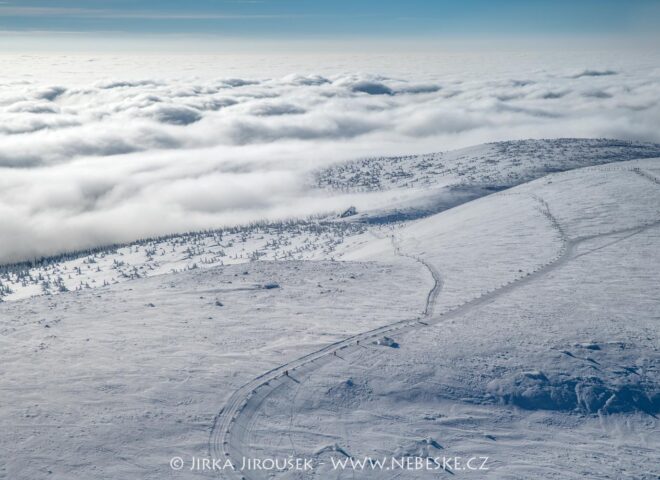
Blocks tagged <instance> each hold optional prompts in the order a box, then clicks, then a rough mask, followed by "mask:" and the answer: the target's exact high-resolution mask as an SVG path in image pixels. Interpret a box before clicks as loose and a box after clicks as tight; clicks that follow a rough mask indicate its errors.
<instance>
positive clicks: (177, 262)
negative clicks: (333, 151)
mask: <svg viewBox="0 0 660 480" xmlns="http://www.w3.org/2000/svg"><path fill="white" fill-rule="evenodd" d="M306 181H307V182H308V187H307V188H309V189H310V190H314V191H318V192H322V193H323V195H327V196H333V197H336V199H337V200H336V202H335V203H334V204H333V205H336V206H339V207H340V208H337V209H336V211H333V212H330V213H328V214H324V215H320V214H319V215H313V216H309V217H301V218H299V219H295V218H292V219H290V220H287V221H273V222H254V223H251V224H249V225H247V226H236V227H232V228H226V229H220V230H206V231H198V232H190V233H185V234H172V235H168V236H163V237H154V238H147V239H144V240H140V241H136V242H132V243H127V244H117V245H111V246H107V247H94V248H91V249H89V250H84V251H76V252H71V253H64V254H60V255H57V256H52V257H46V258H42V259H41V260H38V261H34V262H26V263H15V264H7V265H5V266H3V267H0V298H1V299H2V302H0V342H1V347H0V365H2V367H1V368H0V390H1V391H2V401H1V402H0V427H1V428H0V451H1V452H3V454H2V457H3V458H2V461H0V478H3V479H4V478H6V479H8V480H20V479H25V480H28V479H29V480H37V479H50V480H71V479H144V480H147V479H166V478H168V479H169V478H171V479H196V478H218V477H220V478H235V479H240V478H245V479H252V478H255V479H261V478H282V479H293V478H305V479H307V478H309V479H333V478H337V479H339V478H342V479H343V478H364V479H385V478H399V479H404V478H406V479H407V478H453V477H466V478H517V479H537V478H561V479H582V478H612V479H613V478H630V479H652V478H653V479H657V478H659V476H660V424H659V422H658V418H657V416H658V414H660V351H659V349H660V345H659V342H658V338H659V337H658V330H659V328H658V325H659V322H660V289H659V288H658V285H660V273H659V272H660V145H658V144H653V143H641V142H630V141H617V140H608V139H556V140H524V141H510V142H496V143H488V144H483V145H479V146H475V147H470V148H465V149H460V150H454V151H448V152H444V153H433V154H425V155H412V156H399V157H376V158H363V159H358V160H353V161H346V162H341V163H337V164H333V165H329V166H323V167H320V168H319V169H317V170H314V171H311V172H310V173H309V175H307V179H306ZM367 197H368V198H372V199H373V198H376V199H378V201H369V202H363V203H360V201H361V199H363V198H367ZM193 458H194V459H197V461H199V460H200V459H211V460H212V459H216V460H219V463H220V464H221V465H227V464H231V465H233V466H234V467H235V468H225V469H221V470H213V469H207V468H195V466H196V465H197V466H198V467H199V464H195V463H194V461H193V460H192V459H193ZM289 458H293V459H307V460H309V462H310V463H311V464H312V465H313V468H312V469H311V470H306V469H296V468H274V469H263V468H248V469H240V468H239V467H240V466H241V463H242V462H244V461H245V459H262V460H263V459H289ZM401 458H415V459H426V462H425V463H424V465H425V468H420V469H417V468H415V466H414V465H401V464H400V463H398V459H401ZM176 459H178V460H181V462H182V464H181V465H179V464H178V463H177V462H178V460H176ZM363 459H370V461H369V460H367V461H366V463H364V462H363V463H359V462H361V461H362V460H363ZM380 459H386V462H385V464H384V465H380V464H377V463H376V464H375V463H374V460H380ZM469 459H478V461H477V460H475V461H474V462H472V463H471V464H470V467H471V468H467V467H466V461H468V460H469ZM174 460H176V461H174ZM390 460H396V461H395V462H394V463H392V462H391V461H390ZM445 460H448V461H446V462H445ZM173 461H174V463H173ZM336 462H339V463H340V465H338V464H337V463H336ZM342 462H343V463H342ZM347 462H348V463H347ZM351 462H358V463H357V464H355V463H351ZM341 465H344V466H346V468H343V467H342V466H341ZM252 466H253V467H254V464H253V465H252ZM290 466H291V465H289V467H290Z"/></svg>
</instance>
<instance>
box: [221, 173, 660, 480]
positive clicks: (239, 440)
mask: <svg viewBox="0 0 660 480" xmlns="http://www.w3.org/2000/svg"><path fill="white" fill-rule="evenodd" d="M580 170H587V171H606V172H608V171H612V172H620V171H631V172H634V173H636V174H638V175H640V176H641V177H642V178H644V179H646V180H648V181H650V182H653V183H655V184H657V185H660V179H658V178H657V177H655V176H654V175H652V174H650V173H649V172H646V171H644V170H642V169H641V168H639V167H633V168H625V167H586V168H584V169H580ZM567 173H569V172H561V173H559V175H562V174H564V175H565V174H567ZM493 195H528V196H531V197H532V198H533V199H534V200H535V201H537V202H538V203H539V204H540V206H541V208H540V212H541V214H543V215H544V216H545V217H546V218H547V219H548V221H549V222H550V223H551V224H552V226H553V229H554V230H555V231H556V232H557V233H558V234H559V236H560V238H561V240H562V246H561V248H560V249H559V251H558V254H557V256H556V257H554V258H553V259H552V260H550V261H549V262H547V263H545V264H542V265H540V266H537V268H536V269H535V270H533V271H531V272H527V273H525V274H523V275H521V276H520V277H518V278H515V279H513V280H511V281H509V282H507V283H504V284H502V285H500V286H498V287H494V288H493V289H491V290H488V291H486V292H483V293H482V294H481V295H479V296H477V297H475V298H472V299H470V300H468V301H466V302H464V303H463V304H461V305H458V306H456V307H452V308H449V309H447V310H445V311H443V312H440V313H439V314H437V315H434V307H435V303H436V300H437V298H438V296H439V294H440V291H441V290H442V279H441V276H440V272H438V270H437V269H436V268H435V267H434V266H433V265H431V264H429V263H428V262H427V261H425V260H424V259H423V258H421V257H418V256H414V255H411V254H406V253H404V252H402V251H401V248H400V245H399V239H397V238H396V236H395V235H393V234H392V235H390V240H391V242H392V246H393V248H394V253H395V254H396V255H398V256H401V257H406V258H410V259H412V260H415V261H417V262H419V263H421V264H422V265H424V266H425V267H426V269H427V270H428V271H429V273H430V274H431V276H432V277H433V287H432V288H431V289H430V290H429V292H428V293H427V296H426V303H425V308H424V312H423V314H422V317H419V316H417V317H415V318H413V319H407V320H401V321H399V322H396V323H392V324H388V325H383V326H380V327H377V328H374V329H372V330H368V331H365V332H362V333H358V334H356V335H352V336H350V337H347V338H344V339H342V340H339V341H337V342H334V343H331V344H329V345H326V346H325V347H323V348H321V349H319V350H316V351H315V352H311V353H308V354H306V355H304V356H302V357H299V358H297V359H295V360H293V361H291V362H288V363H284V364H282V365H279V366H277V367H274V368H272V369H271V370H268V371H267V372H264V373H263V374H261V375H259V376H258V377H256V378H254V379H253V380H251V381H250V382H248V383H246V384H245V385H243V386H242V387H240V388H239V389H238V390H236V391H235V392H234V393H233V394H232V396H231V397H230V398H229V400H228V401H227V403H226V405H225V406H224V408H223V409H222V410H221V411H220V412H219V413H218V414H217V415H216V417H215V419H214V423H213V427H212V429H211V434H210V438H209V454H210V456H211V458H215V459H221V461H223V462H224V459H230V460H232V461H233V462H234V465H236V464H237V463H238V464H240V461H239V459H241V457H243V456H249V455H244V448H243V445H244V443H245V440H247V438H248V436H249V434H250V433H251V431H252V429H253V427H254V424H255V422H256V420H257V412H258V411H259V408H260V406H261V404H262V403H263V402H264V401H265V400H266V399H267V398H268V396H269V395H270V394H271V393H272V392H274V391H275V390H276V389H277V388H278V387H279V386H281V385H282V384H276V385H273V383H275V381H277V380H278V379H279V380H281V379H283V378H284V377H287V380H291V381H294V382H296V384H297V385H296V388H297V389H298V390H299V389H300V388H302V384H301V382H300V381H298V380H296V379H295V378H294V377H293V376H290V375H285V371H286V372H294V371H295V370H296V369H301V368H302V367H305V371H306V372H307V373H308V372H309V371H311V370H313V369H315V368H318V366H320V363H321V362H320V360H327V361H332V360H333V357H335V358H337V357H336V355H338V352H339V351H340V350H343V349H346V348H349V347H357V346H359V342H364V341H367V340H372V339H374V338H376V337H378V336H380V335H383V334H386V333H392V332H395V331H396V332H399V333H408V332H409V331H413V330H415V329H422V328H425V327H428V326H433V325H437V324H440V323H443V322H445V321H447V320H450V319H453V318H455V317H458V316H460V315H462V314H464V313H466V312H467V311H469V310H471V309H473V308H475V307H477V306H481V305H484V304H487V303H489V302H490V301H492V300H494V299H495V298H497V297H499V296H500V295H503V294H505V293H507V292H509V291H511V290H513V289H515V288H518V287H520V286H522V285H525V284H527V283H529V282H531V281H533V280H535V279H537V278H539V277H542V276H543V275H545V274H547V273H549V272H551V271H553V270H555V269H557V268H560V267H561V266H563V265H564V264H566V263H567V262H569V261H570V260H573V259H575V258H578V257H581V256H584V255H588V254H590V253H593V252H594V251H597V250H600V249H602V248H606V247H608V246H610V245H612V244H614V243H617V242H619V241H621V240H624V239H626V238H628V237H630V236H634V235H637V234H639V233H641V232H643V231H645V230H647V229H649V228H652V227H655V226H658V225H660V220H653V221H649V222H645V223H642V224H640V225H636V226H633V227H628V228H623V229H618V230H612V231H609V232H601V233H596V234H592V235H585V236H581V237H576V238H574V239H569V238H568V237H567V236H566V234H565V232H564V230H563V228H562V226H561V225H560V223H559V222H558V221H557V219H556V218H555V217H554V216H553V214H552V212H551V211H550V208H549V205H548V204H547V202H546V201H545V200H544V199H543V198H541V197H540V196H538V195H535V194H528V193H517V192H515V193H514V192H511V193H509V192H498V193H495V194H493ZM371 233H373V234H374V235H375V236H377V237H378V235H376V234H375V232H373V231H372V232H371ZM622 234H624V235H625V234H628V235H626V236H625V237H624V238H620V239H615V240H613V241H612V242H609V243H607V244H605V245H602V246H600V247H597V248H595V249H592V250H589V251H587V252H583V253H581V254H579V255H575V254H574V252H575V249H576V248H577V246H579V245H580V244H581V243H583V242H586V241H589V240H593V239H596V238H601V237H608V236H612V235H622ZM378 238H384V237H378ZM422 318H424V320H425V321H422ZM293 410H294V405H293V404H292V406H291V417H292V418H293V416H294V415H295V412H294V411H293ZM288 441H289V442H290V443H291V445H292V448H294V450H295V447H294V445H293V440H292V439H291V437H290V435H288ZM232 452H233V453H232ZM253 473H254V472H240V471H235V470H232V469H229V470H227V471H225V470H223V471H222V473H221V476H227V478H235V479H239V480H249V479H250V478H251V474H253ZM252 478H254V477H252Z"/></svg>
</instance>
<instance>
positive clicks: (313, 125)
mask: <svg viewBox="0 0 660 480" xmlns="http://www.w3.org/2000/svg"><path fill="white" fill-rule="evenodd" d="M81 61H82V60H81ZM23 64H24V65H25V59H23ZM427 67H428V65H427ZM53 68H55V67H53ZM51 77H53V76H52V75H49V74H48V73H47V72H45V71H44V73H43V74H40V75H25V74H24V75H14V76H12V74H11V72H7V71H5V73H4V75H2V76H1V77H0V263H6V262H13V261H19V260H24V259H31V258H34V257H39V256H43V255H50V254H54V253H59V252H63V251H69V250H75V249H80V248H87V247H93V246H98V245H104V244H110V243H114V242H127V241H131V240H134V239H137V238H142V237H147V236H155V235H162V234H168V233H173V232H181V231H187V230H196V229H206V228H215V227H220V226H225V225H236V224H242V223H246V222H250V221H255V220H264V219H267V220H277V219H283V218H290V217H299V216H308V215H313V214H319V213H324V212H331V211H335V210H338V209H342V208H345V207H346V206H348V205H350V204H352V203H359V204H360V205H361V206H367V207H377V206H379V205H380V204H382V203H383V202H386V201H387V199H386V198H384V197H383V196H382V195H378V194H373V195H362V196H359V198H357V197H351V196H330V195H329V194H328V193H324V192H319V191H317V190H315V189H313V188H312V187H311V186H310V185H311V182H310V181H309V178H310V172H311V171H313V170H314V169H317V168H319V167H321V166H323V165H327V164H330V163H333V162H339V161H344V160H347V159H353V158H357V157H364V156H376V155H388V154H404V153H405V154H411V153H422V152H431V151H441V150H447V149H452V148H457V147H462V146H468V145H471V144H479V143H483V142H487V141H495V140H506V139H521V138H552V137H609V138H620V139H629V140H644V141H658V142H660V129H658V125H660V105H659V102H660V68H653V67H649V66H646V67H644V68H642V67H640V68H634V67H630V66H628V67H626V68H616V69H613V68H609V67H607V65H605V66H598V65H596V66H595V67H591V66H590V67H584V68H573V69H568V70H564V71H559V70H553V69H538V68H535V69H528V70H525V69H524V68H520V69H518V70H517V71H516V73H515V74H514V73H504V74H502V73H499V74H498V75H490V74H489V72H488V70H487V69H484V70H483V71H482V72H480V73H478V74H476V73H475V72H474V69H473V70H472V72H471V73H470V74H466V75H464V76H461V75H456V74H454V75H451V76H443V75H442V74H441V72H440V73H439V74H437V75H435V76H434V75H428V74H426V75H424V76H423V80H421V78H422V76H421V75H417V74H416V72H415V71H412V70H411V71H408V72H402V73H400V74H399V75H397V76H391V75H377V74H357V73H335V74H328V73H323V74H317V73H314V74H289V75H279V76H271V77H267V78H264V77H259V76H258V75H251V76H235V77H213V76H210V77H206V78H203V79H200V78H187V77H185V76H184V75H181V78H180V79H177V76H176V75H170V76H169V77H168V78H166V79H164V78H163V77H156V76H154V77H152V78H150V77H149V76H148V75H146V74H145V75H144V76H142V77H141V78H135V76H134V75H133V76H131V77H130V78H129V77H128V76H126V77H124V76H121V75H119V76H116V75H108V74H107V72H105V73H104V74H103V75H98V76H97V77H95V76H94V75H90V76H89V78H86V79H85V80H82V81H81V80H78V81H72V80H71V79H69V80H67V81H54V80H50V78H51ZM184 77H185V78H184Z"/></svg>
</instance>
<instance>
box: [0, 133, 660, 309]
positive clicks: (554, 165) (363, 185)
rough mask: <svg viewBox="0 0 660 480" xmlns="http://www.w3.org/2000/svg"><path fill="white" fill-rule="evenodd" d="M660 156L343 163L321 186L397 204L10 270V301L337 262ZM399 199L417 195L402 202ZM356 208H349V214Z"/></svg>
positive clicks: (589, 144)
mask: <svg viewBox="0 0 660 480" xmlns="http://www.w3.org/2000/svg"><path fill="white" fill-rule="evenodd" d="M657 156H660V145H657V144H651V143H641V142H626V141H618V140H606V139H595V140H589V139H586V140H585V139H558V140H526V141H515V142H499V143H492V144H486V145H481V146H476V147H470V148H467V149H462V150H457V151H453V152H446V153H437V154H431V155H419V156H408V157H392V158H375V159H366V160H360V161H355V162H348V163H342V164H339V165H336V166H333V167H330V168H328V169H325V170H321V171H319V172H316V173H315V179H314V180H313V181H314V182H316V186H317V187H319V188H321V189H324V190H326V191H327V193H328V194H329V195H337V194H339V195H341V194H342V193H341V192H356V191H357V192H373V193H376V192H377V191H388V190H391V191H393V192H394V195H395V196H394V197H393V198H392V199H390V200H389V203H388V204H386V205H385V206H383V207H380V208H368V207H366V209H363V208H362V205H361V204H360V203H358V205H359V208H358V210H357V212H356V213H357V214H356V215H354V216H350V217H348V218H346V219H338V218H335V216H330V217H321V218H319V219H316V220H291V221H288V222H277V223H257V224H252V225H247V226H244V227H234V228H228V229H220V230H215V231H206V232H192V233H186V234H181V235H169V236H166V237H161V238H154V239H146V240H142V241H138V242H134V243H131V244H128V245H124V246H121V245H120V246H115V247H109V248H97V249H94V250H92V251H88V252H80V253H75V252H73V253H69V254H63V255H60V256H55V257H51V258H45V259H41V260H39V261H35V262H33V264H30V263H25V264H18V265H10V266H5V267H0V301H2V300H5V301H11V300H18V299H22V298H27V297H31V296H34V295H40V294H47V295H51V294H57V293H61V292H66V291H76V290H84V289H89V288H95V287H102V286H107V285H111V284H116V283H120V282H124V281H127V280H131V279H136V278H141V277H149V276H153V275H160V274H165V273H173V272H178V271H184V270H189V269H195V268H208V267H212V266H218V265H228V264H234V263H246V262H250V261H255V260H314V259H331V258H337V257H338V256H339V254H338V251H341V250H342V248H343V247H341V246H342V245H343V244H345V245H344V247H346V248H350V246H351V245H352V244H353V242H355V241H358V240H360V241H361V238H360V237H361V235H363V234H364V233H365V231H366V230H367V226H366V225H364V224H379V225H388V224H396V223H398V222H402V221H409V220H414V219H417V218H424V217H428V216H430V215H433V214H436V213H438V212H441V211H444V210H447V209H450V208H452V207H455V206H457V205H460V204H462V203H465V202H468V201H470V200H474V199H476V198H480V197H483V196H485V195H489V194H491V193H493V192H496V191H500V190H503V189H506V188H510V187H512V186H515V185H518V184H520V183H523V182H526V181H530V180H533V179H535V178H539V177H542V176H544V175H546V174H548V173H551V172H558V171H566V170H568V171H570V170H571V169H574V168H580V167H585V166H590V165H599V164H602V163H607V162H610V161H613V160H616V161H626V160H629V159H633V158H649V157H657ZM610 168H616V167H610ZM397 190H410V191H413V192H414V193H413V194H412V196H411V197H410V198H408V199H407V200H402V199H401V198H400V196H399V195H397V194H396V191H397ZM353 200H354V201H357V202H360V201H362V200H361V199H360V198H355V199H353ZM345 201H346V202H349V201H351V200H345ZM365 205H366V204H365ZM350 206H351V205H350V203H346V204H345V206H344V208H348V207H350ZM336 213H337V214H340V213H341V210H340V211H337V212H336Z"/></svg>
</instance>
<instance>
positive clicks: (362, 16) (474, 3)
mask: <svg viewBox="0 0 660 480" xmlns="http://www.w3.org/2000/svg"><path fill="white" fill-rule="evenodd" d="M659 21H660V1H658V0H572V1H569V0H553V1H547V0H525V1H523V0H497V1H495V0H461V1H448V0H406V1H400V0H332V1H317V0H188V1H182V0H107V1H102V0H61V1H60V0H13V1H12V0H6V1H0V32H4V35H12V34H14V35H18V37H16V38H18V39H19V40H12V41H13V42H20V38H24V39H25V41H26V42H28V41H29V40H30V38H29V35H30V34H33V35H34V36H39V37H40V38H46V37H48V35H49V34H52V35H63V34H74V33H75V34H81V33H84V34H86V35H99V36H102V35H112V34H115V35H116V34H118V33H122V34H128V35H138V36H145V35H147V36H148V35H152V36H163V35H165V36H167V35H179V36H180V35H189V36H209V35H210V36H213V37H217V38H223V37H227V38H229V37H231V38H234V39H237V38H238V39H248V40H266V39H276V40H280V41H291V42H300V41H304V40H306V39H319V38H326V39H335V40H341V39H347V38H351V39H355V38H362V39H365V40H366V41H378V40H387V41H389V42H392V41H396V40H397V39H401V40H406V39H408V40H409V39H415V38H426V39H429V38H431V39H432V38H473V39H474V38H478V39H483V40H486V41H488V40H491V39H497V38H515V37H541V36H543V37H546V38H548V37H550V38H551V37H557V38H559V37H563V38H565V37H570V36H574V37H580V38H585V37H594V38H606V39H607V38H610V39H616V38H632V37H640V36H641V37H643V36H645V35H651V34H653V32H654V29H656V28H657V24H658V22H659ZM12 38H14V37H12ZM1 47H2V46H0V48H1ZM5 47H6V45H5ZM14 47H16V45H14ZM19 47H20V45H19Z"/></svg>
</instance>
